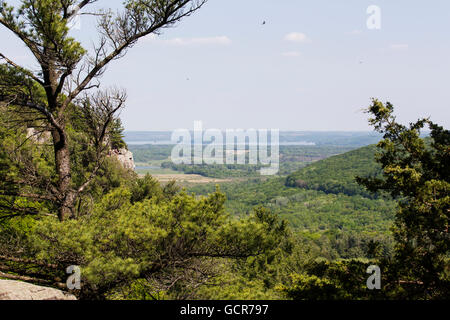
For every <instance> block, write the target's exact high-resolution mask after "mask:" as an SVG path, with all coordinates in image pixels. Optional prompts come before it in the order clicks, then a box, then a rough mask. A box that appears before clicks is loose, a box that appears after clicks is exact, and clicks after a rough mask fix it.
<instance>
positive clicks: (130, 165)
mask: <svg viewBox="0 0 450 320" xmlns="http://www.w3.org/2000/svg"><path fill="white" fill-rule="evenodd" d="M111 156H113V157H116V158H117V160H119V162H120V163H121V164H122V165H123V166H124V168H126V169H131V170H134V169H135V168H136V165H135V164H134V159H133V153H132V152H131V151H129V150H127V149H125V148H122V149H116V150H111Z"/></svg>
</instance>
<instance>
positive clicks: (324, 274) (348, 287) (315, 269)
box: [278, 260, 383, 300]
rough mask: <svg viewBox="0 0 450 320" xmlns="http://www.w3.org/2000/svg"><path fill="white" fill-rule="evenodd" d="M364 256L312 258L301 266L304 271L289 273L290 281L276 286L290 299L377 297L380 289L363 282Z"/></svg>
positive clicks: (364, 280) (364, 278) (363, 298)
mask: <svg viewBox="0 0 450 320" xmlns="http://www.w3.org/2000/svg"><path fill="white" fill-rule="evenodd" d="M370 264H371V263H370V262H368V261H364V260H340V261H334V262H328V261H324V260H319V261H315V262H313V263H310V264H309V265H307V266H306V267H305V273H302V274H298V273H294V274H292V275H291V280H290V283H289V284H287V285H281V286H279V287H278V289H279V290H280V291H282V292H283V293H284V294H285V295H286V296H287V297H288V298H290V299H294V300H367V299H377V298H378V299H379V298H381V297H383V293H382V292H379V291H377V290H375V291H371V290H369V289H368V288H367V286H366V278H367V273H366V269H367V267H368V266H369V265H370Z"/></svg>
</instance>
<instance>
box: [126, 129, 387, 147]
mask: <svg viewBox="0 0 450 320" xmlns="http://www.w3.org/2000/svg"><path fill="white" fill-rule="evenodd" d="M171 135H172V132H170V131H125V132H124V140H125V142H126V143H127V144H129V145H143V144H159V145H160V144H173V142H172V141H171ZM192 136H193V135H192ZM381 138H382V137H381V135H380V134H378V133H375V132H369V131H368V132H331V131H330V132H325V131H324V132H320V131H317V132H311V131H280V144H281V145H316V146H334V147H336V146H337V147H339V146H341V147H355V148H358V147H362V146H367V145H369V144H373V143H377V142H378V141H379V140H381Z"/></svg>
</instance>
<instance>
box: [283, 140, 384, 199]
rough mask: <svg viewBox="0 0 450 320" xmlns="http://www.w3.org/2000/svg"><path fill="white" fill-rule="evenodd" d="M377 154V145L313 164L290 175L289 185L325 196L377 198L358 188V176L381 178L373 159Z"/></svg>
mask: <svg viewBox="0 0 450 320" xmlns="http://www.w3.org/2000/svg"><path fill="white" fill-rule="evenodd" d="M375 150H376V146H375V145H373V146H368V147H363V148H360V149H357V150H354V151H350V152H347V153H344V154H342V155H337V156H334V157H330V158H328V159H325V160H323V161H319V162H316V163H313V164H311V165H308V166H306V167H305V168H303V169H300V170H299V171H298V172H295V173H293V174H291V175H289V176H288V177H287V178H286V185H287V186H289V187H297V188H303V189H309V190H318V191H323V192H325V193H334V194H339V193H343V194H346V195H349V196H353V195H362V196H364V197H367V198H374V195H373V194H372V193H370V192H368V191H367V190H365V189H364V188H362V187H361V186H359V185H358V184H357V182H356V176H358V175H377V174H381V167H380V166H379V165H378V164H377V163H376V162H375V159H374V157H375Z"/></svg>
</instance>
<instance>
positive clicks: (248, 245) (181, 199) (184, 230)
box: [28, 188, 285, 299]
mask: <svg viewBox="0 0 450 320" xmlns="http://www.w3.org/2000/svg"><path fill="white" fill-rule="evenodd" d="M160 191H161V190H156V189H155V192H154V194H153V196H151V195H150V194H149V195H148V196H147V197H146V200H143V201H140V202H136V203H133V202H132V197H133V193H132V192H130V190H128V189H126V188H118V189H116V190H114V191H112V192H111V193H110V194H108V195H106V196H105V197H104V199H103V200H102V201H101V202H100V203H98V204H97V205H96V206H95V208H94V210H93V212H92V214H90V215H86V216H83V217H80V218H79V219H76V220H67V221H64V222H62V223H61V222H58V221H56V220H55V219H51V218H49V219H43V220H41V221H40V222H39V223H38V224H37V225H36V227H35V229H34V231H33V233H32V236H31V237H30V238H29V243H28V248H29V250H31V251H33V252H35V253H36V258H37V259H38V260H39V261H42V262H44V263H55V262H56V263H57V264H58V265H61V267H63V266H64V267H65V266H67V265H79V266H81V272H82V290H81V291H80V292H79V295H80V297H81V298H89V299H105V298H114V297H115V298H119V297H120V294H119V293H120V292H121V291H122V289H124V290H125V292H127V290H129V288H130V285H131V284H133V286H135V287H136V290H137V291H136V292H134V293H132V292H128V294H130V296H133V295H135V296H136V297H140V298H143V297H147V298H150V299H157V298H158V297H166V298H172V299H186V298H190V297H193V296H195V293H196V290H197V288H199V287H200V286H201V285H202V284H204V283H207V282H210V281H213V280H214V279H215V277H216V276H217V275H218V273H220V272H221V271H222V270H223V269H221V268H220V266H221V263H222V261H223V259H247V258H248V257H253V256H259V255H263V254H264V253H265V252H267V251H270V250H274V249H275V248H276V247H277V246H278V244H279V242H280V241H281V239H283V237H284V235H285V225H284V224H282V223H281V224H280V223H278V222H276V221H275V220H274V218H275V217H273V216H270V215H268V214H267V213H266V212H256V213H255V214H253V215H251V216H249V217H247V218H244V219H234V218H233V219H232V218H230V217H228V215H227V214H226V213H225V211H224V208H223V204H224V201H225V197H224V195H223V194H221V193H220V192H216V193H213V194H211V195H210V196H208V197H201V198H199V199H197V197H196V196H188V195H187V194H185V193H183V192H181V193H179V194H177V195H175V196H174V197H172V198H171V199H167V198H166V199H161V198H159V199H158V197H159V195H160ZM139 292H141V294H139ZM122 297H123V296H122ZM123 298H127V296H125V297H123Z"/></svg>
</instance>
